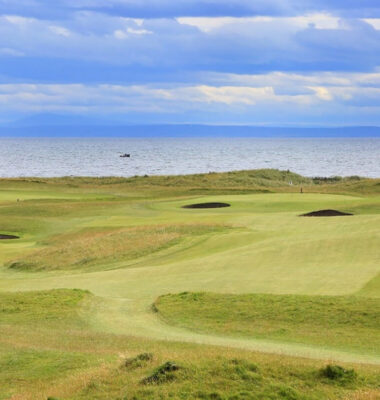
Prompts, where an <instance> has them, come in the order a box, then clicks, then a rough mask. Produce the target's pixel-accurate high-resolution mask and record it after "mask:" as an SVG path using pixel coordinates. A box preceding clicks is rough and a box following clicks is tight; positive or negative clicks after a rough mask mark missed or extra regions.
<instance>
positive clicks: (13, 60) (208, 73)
mask: <svg viewBox="0 0 380 400" xmlns="http://www.w3.org/2000/svg"><path fill="white" fill-rule="evenodd" d="M40 113H54V114H65V115H73V116H78V115H79V116H85V117H89V118H93V117H96V118H99V117H100V118H104V119H110V120H113V121H120V122H128V123H209V124H252V125H269V126H271V125H272V126H273V125H277V126H336V125H379V126H380V1H379V0H361V1H358V0H257V1H255V0H229V1H227V0H206V1H200V0H176V1H173V0H55V1H52V0H45V1H43V0H0V122H7V121H11V120H17V119H20V118H24V117H28V116H33V115H34V114H37V115H38V114H40Z"/></svg>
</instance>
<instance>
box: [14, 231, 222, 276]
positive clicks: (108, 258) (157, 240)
mask: <svg viewBox="0 0 380 400" xmlns="http://www.w3.org/2000/svg"><path fill="white" fill-rule="evenodd" d="M223 229H225V227H223V226H218V225H206V224H183V225H155V226H140V227H131V228H119V229H110V228H108V229H103V230H99V229H91V230H85V231H80V232H75V233H72V234H66V235H59V236H57V237H54V238H52V239H50V240H49V241H47V242H45V243H44V244H45V245H46V247H45V248H43V249H40V250H36V251H35V252H32V253H30V254H28V256H27V257H26V258H25V259H22V258H20V259H18V260H15V261H11V262H10V263H9V268H11V269H15V270H28V271H41V270H56V269H75V268H89V267H91V266H93V267H94V266H96V265H98V264H100V263H102V264H106V263H108V264H110V265H112V263H115V262H123V261H124V262H125V261H129V260H134V259H137V258H139V257H143V256H145V255H148V254H152V253H154V252H157V251H159V250H162V249H164V248H167V247H170V246H173V245H174V244H176V243H178V241H179V240H180V239H181V238H183V237H184V236H194V235H202V234H207V233H208V234H210V233H213V232H218V231H219V232H221V231H223Z"/></svg>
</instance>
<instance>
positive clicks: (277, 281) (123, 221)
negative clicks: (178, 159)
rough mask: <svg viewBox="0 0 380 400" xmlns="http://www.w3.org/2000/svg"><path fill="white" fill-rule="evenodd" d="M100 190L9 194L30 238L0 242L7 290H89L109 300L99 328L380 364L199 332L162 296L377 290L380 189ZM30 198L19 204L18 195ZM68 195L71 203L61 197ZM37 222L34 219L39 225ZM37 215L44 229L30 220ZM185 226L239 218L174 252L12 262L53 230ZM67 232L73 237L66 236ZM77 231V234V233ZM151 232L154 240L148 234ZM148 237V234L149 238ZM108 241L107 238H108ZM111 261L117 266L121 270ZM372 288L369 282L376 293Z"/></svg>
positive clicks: (18, 225) (12, 224)
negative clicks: (78, 261) (378, 192)
mask: <svg viewBox="0 0 380 400" xmlns="http://www.w3.org/2000/svg"><path fill="white" fill-rule="evenodd" d="M113 190H114V189H111V188H107V193H105V191H104V190H103V191H102V190H100V189H99V193H96V189H94V188H91V193H87V192H86V191H85V190H84V189H82V192H80V190H79V189H76V191H77V193H75V194H70V193H68V194H65V193H62V192H61V191H59V192H54V191H52V192H49V191H48V190H47V189H46V188H45V189H44V191H43V192H33V193H31V192H29V191H25V193H23V192H22V190H21V189H20V188H18V190H17V192H2V193H1V194H0V202H4V207H3V208H2V210H0V214H1V218H2V219H4V220H6V223H5V224H4V227H5V228H6V231H7V232H16V233H19V234H20V236H21V239H20V241H19V242H18V243H17V242H15V241H13V242H10V241H0V251H1V253H0V254H1V256H0V263H3V267H2V268H1V270H0V290H2V291H20V290H39V289H51V288H80V289H87V290H90V291H91V292H92V293H94V294H95V295H96V296H98V297H99V300H98V301H97V303H96V304H97V306H96V307H94V309H93V317H92V325H93V327H94V328H95V329H97V330H99V331H105V332H112V333H122V334H130V335H134V336H143V337H148V338H154V339H168V340H177V341H189V342H198V343H208V344H216V345H223V346H231V347H241V348H246V349H255V350H262V351H269V352H277V353H284V354H290V355H301V356H307V357H314V358H330V359H340V360H346V361H353V362H355V361H363V362H364V361H371V362H374V363H380V354H379V356H378V357H377V356H368V355H364V354H363V355H362V354H359V353H353V352H350V351H347V352H345V351H342V350H340V351H337V350H334V349H332V348H328V347H326V348H324V347H321V346H316V345H315V346H313V345H305V344H302V343H299V344H296V343H285V342H284V343H281V342H279V341H274V340H263V339H262V340H259V339H253V338H252V339H249V338H231V337H228V336H226V337H221V336H218V335H216V334H215V335H213V334H200V333H194V332H191V331H189V330H186V329H181V328H178V327H177V328H174V327H171V326H168V325H166V324H165V323H163V322H162V321H161V320H160V319H159V318H158V316H157V315H156V314H155V313H153V312H152V310H151V304H152V303H153V302H154V300H155V299H156V298H157V297H158V296H160V295H163V294H166V293H177V292H181V291H212V292H219V293H272V294H307V295H350V294H354V293H360V294H362V295H363V296H366V295H368V296H373V297H375V296H376V293H377V290H374V289H373V287H374V284H372V286H371V283H370V282H375V280H376V279H377V280H378V278H376V277H377V276H378V274H379V272H380V258H379V251H378V249H379V243H380V213H378V212H379V205H380V197H378V196H377V197H376V196H370V197H363V196H356V195H337V194H316V193H304V194H300V193H268V194H244V195H231V194H228V195H225V196H222V195H215V196H199V195H197V196H189V194H188V193H184V194H182V195H181V197H178V195H176V196H173V195H170V193H169V192H168V193H167V194H165V196H162V195H161V197H159V198H157V199H156V200H155V199H153V198H151V197H149V196H147V197H146V198H144V197H143V196H141V197H142V198H140V199H137V198H133V197H129V196H128V194H125V195H123V194H120V190H119V189H118V190H114V193H113ZM27 196H31V197H29V199H30V200H28V201H25V202H20V203H17V204H16V205H13V206H12V205H11V206H10V205H9V201H10V200H12V199H13V200H14V199H15V198H19V197H20V198H24V199H26V198H27ZM57 199H59V201H57ZM203 202H227V203H230V204H231V207H229V208H219V209H184V208H182V206H183V205H186V204H194V203H203ZM327 208H329V209H338V210H340V211H346V212H352V213H354V214H355V215H354V216H350V217H327V218H300V217H299V215H300V214H302V213H304V212H309V211H314V210H319V209H327ZM32 221H33V222H32ZM29 223H31V224H32V225H29ZM162 224H166V225H175V224H183V225H186V224H207V225H213V224H215V225H228V226H229V227H230V228H229V229H227V230H220V231H215V232H214V231H213V232H205V233H203V234H200V235H197V236H191V235H190V236H188V237H181V238H179V239H178V241H176V242H175V243H173V245H170V246H168V247H165V248H159V249H158V250H157V249H156V250H155V251H154V252H153V253H151V254H146V255H142V256H140V257H137V258H133V259H131V260H128V261H122V260H118V259H117V256H118V255H117V254H115V257H114V260H112V265H110V264H109V261H107V263H106V262H105V261H102V260H101V259H100V260H99V262H98V263H97V265H96V268H95V269H94V270H93V271H88V270H82V269H81V266H80V265H78V266H77V267H76V268H70V269H69V270H65V271H51V272H28V271H22V270H21V271H14V270H11V269H9V268H7V263H9V262H11V261H13V260H18V259H20V258H21V259H22V258H23V257H24V258H25V257H26V258H28V257H29V254H33V252H35V251H39V250H40V249H44V248H46V247H49V246H51V243H50V242H49V241H51V239H52V238H55V239H54V240H56V238H57V237H58V238H59V237H60V236H59V235H64V236H62V237H64V238H66V239H62V240H68V241H69V240H70V235H67V234H69V233H73V234H75V233H77V232H81V231H82V230H86V229H93V230H96V229H99V230H101V229H103V230H104V229H105V228H107V229H108V228H121V227H122V228H125V227H136V226H154V225H162ZM65 235H66V236H65ZM67 236H68V238H67ZM145 239H146V238H145ZM141 241H144V237H142V238H141ZM98 245H99V244H98ZM110 268H111V269H110ZM366 288H369V289H366Z"/></svg>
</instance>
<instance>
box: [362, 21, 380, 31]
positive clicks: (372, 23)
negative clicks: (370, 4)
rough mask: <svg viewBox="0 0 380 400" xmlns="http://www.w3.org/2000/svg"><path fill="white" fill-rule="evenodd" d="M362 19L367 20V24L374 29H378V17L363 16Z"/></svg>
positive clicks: (379, 23) (379, 28)
mask: <svg viewBox="0 0 380 400" xmlns="http://www.w3.org/2000/svg"><path fill="white" fill-rule="evenodd" d="M363 21H365V22H367V24H370V25H371V26H372V27H374V28H375V29H377V30H380V18H365V19H363Z"/></svg>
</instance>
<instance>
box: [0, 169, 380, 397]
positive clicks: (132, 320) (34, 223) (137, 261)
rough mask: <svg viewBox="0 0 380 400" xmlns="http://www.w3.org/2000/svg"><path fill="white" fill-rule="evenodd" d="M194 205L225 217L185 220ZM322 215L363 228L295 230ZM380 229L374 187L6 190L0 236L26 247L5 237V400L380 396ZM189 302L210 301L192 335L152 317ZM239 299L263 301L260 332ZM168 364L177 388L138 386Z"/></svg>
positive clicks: (265, 178) (346, 183)
mask: <svg viewBox="0 0 380 400" xmlns="http://www.w3.org/2000/svg"><path fill="white" fill-rule="evenodd" d="M290 182H291V183H292V184H290ZM301 187H302V188H303V192H304V193H303V194H301V193H300V188H301ZM17 200H19V201H17ZM201 202H228V203H230V204H231V207H229V208H225V209H203V210H191V209H184V208H182V206H183V205H186V204H192V203H201ZM323 208H332V209H338V210H341V211H346V212H351V213H353V214H355V215H354V216H353V217H347V218H346V217H337V218H300V217H299V215H300V214H302V213H305V212H309V211H314V210H319V209H323ZM379 227H380V180H379V179H365V178H355V177H352V178H345V179H339V178H334V179H310V178H305V177H302V176H299V175H297V174H293V173H291V172H288V171H276V170H258V171H239V172H231V173H210V174H198V175H189V176H172V177H167V176H157V177H133V178H86V177H83V178H70V177H67V178H52V179H45V178H23V179H0V233H7V234H15V235H18V236H20V239H19V240H14V241H10V240H2V241H1V240H0V310H2V311H1V312H0V360H1V368H0V399H8V398H12V400H19V399H24V400H29V399H30V400H32V399H33V400H35V399H41V400H46V399H47V397H48V396H53V397H56V398H58V399H60V400H63V399H73V400H74V399H77V400H79V399H88V398H91V399H107V400H108V399H112V400H113V399H115V400H116V399H124V398H125V397H126V398H128V399H132V398H134V397H135V398H136V399H141V398H143V399H144V398H146V399H156V398H157V399H158V398H173V399H177V398H178V399H179V398H180V399H193V398H200V399H201V398H206V399H207V398H210V399H211V398H214V399H218V398H221V399H233V398H234V397H233V396H235V398H241V399H244V398H248V399H249V398H254V399H255V398H273V399H281V398H284V399H291V398H294V399H326V398H328V399H345V400H346V399H347V400H361V399H368V398H369V399H375V398H376V396H378V394H379V391H380V388H379V385H378V382H379V381H380V379H379V365H380V356H379V354H378V347H379V346H378V336H379V335H378V326H377V325H376V323H377V322H376V321H378V317H377V316H376V314H375V313H376V310H377V309H376V307H378V299H379V297H380V294H379V293H380V286H379V282H380V281H379V279H378V278H379V273H380V267H379V266H380V262H379V261H380V260H379V251H378V249H379V243H380V228H379ZM15 263H16V264H15ZM11 266H12V268H10V267H11ZM74 288H78V289H77V290H73V289H74ZM185 291H187V292H205V293H214V294H213V295H211V294H207V295H206V294H205V296H217V299H218V300H217V301H216V298H215V301H214V302H212V303H213V304H211V305H210V302H205V304H207V307H209V306H210V307H211V308H210V309H209V310H208V308H207V307H206V306H205V307H204V309H202V310H201V312H200V311H199V310H196V309H191V312H190V309H189V314H188V315H187V317H186V318H189V320H188V322H187V323H186V324H185V323H184V321H185V319H186V318H185V319H184V320H182V321H180V320H181V318H183V316H181V312H182V311H183V310H182V309H181V310H180V309H177V311H176V312H177V313H178V314H177V315H175V313H174V312H173V313H171V314H170V318H174V317H176V318H175V321H174V320H173V321H169V319H168V320H166V319H163V318H162V317H160V315H159V314H157V313H155V312H153V311H152V308H151V305H152V303H153V302H154V301H155V300H156V299H157V297H160V296H164V295H166V294H167V293H180V292H185ZM90 293H91V294H90ZM247 293H248V294H247ZM222 294H223V295H222ZM224 294H226V295H224ZM258 294H260V295H258ZM234 298H236V299H237V298H239V299H246V298H249V299H253V298H255V299H256V300H257V299H262V301H260V302H259V303H260V310H261V311H260V312H261V314H260V318H261V319H258V320H259V321H260V324H259V325H258V324H255V323H253V322H252V320H251V317H250V316H251V314H250V313H251V312H253V311H252V308H251V307H250V306H249V304H248V303H249V301H248V300H247V302H246V303H244V301H242V303H239V302H238V303H235V305H236V304H239V307H238V308H239V312H237V313H236V312H234V313H232V310H234V302H233V301H232V299H234ZM161 299H166V297H161ZM174 299H176V300H178V299H177V298H176V297H175V296H174V297H173V299H172V300H174ZM275 299H281V301H275ZM250 301H251V300H250ZM221 304H223V307H221V309H223V310H231V315H230V316H229V317H234V318H235V320H233V321H230V322H231V323H230V324H229V325H228V324H227V325H226V324H225V323H224V318H225V317H226V315H223V312H222V313H221V315H219V317H218V318H219V320H218V321H215V319H213V316H215V314H217V313H216V312H215V307H218V306H219V305H221ZM244 304H245V305H244ZM294 304H295V306H294ZM177 305H178V304H177ZM327 305H329V306H331V307H327ZM187 306H189V305H187ZM187 306H186V307H187ZM181 307H182V306H181ZM183 307H184V308H186V307H185V305H183ZM189 307H190V306H189ZM292 307H293V308H292ZM326 307H327V308H326ZM174 308H175V307H174V305H173V310H174ZM173 310H172V311H173ZM207 310H208V311H207ZM300 310H301V311H300ZM304 310H307V311H308V312H307V315H306V316H305V315H304V312H303V311H304ZM235 311H236V310H235ZM243 311H244V312H243ZM347 315H348V316H350V318H347ZM311 316H313V318H311ZM351 317H352V318H351ZM192 318H193V319H194V318H195V322H194V321H193V319H192ZM255 318H258V316H257V315H256V317H255ZM345 318H346V319H345ZM242 319H243V320H244V321H245V322H244V321H242ZM190 320H191V321H193V322H191V323H190V322H189V321H190ZM168 322H171V323H168ZM197 324H198V326H197ZM207 324H209V325H207ZM371 324H373V325H371ZM201 325H202V326H201ZM206 325H207V326H206ZM205 327H206V328H205ZM211 327H212V329H211ZM375 346H376V347H375ZM141 353H152V354H153V359H152V360H149V361H148V362H146V363H142V364H141V365H139V366H138V367H136V368H127V369H126V368H125V367H124V368H123V365H125V360H126V359H133V358H135V357H136V356H138V354H141ZM234 360H239V361H238V362H236V361H234ZM327 360H333V361H327ZM166 362H174V363H175V364H177V365H179V366H180V368H179V369H178V371H172V372H173V376H174V377H173V379H172V378H171V375H170V378H168V377H166V374H163V375H165V378H163V381H164V382H160V384H144V383H143V382H147V381H146V380H144V379H146V378H148V377H149V376H152V375H153V376H154V374H155V373H157V368H159V367H160V366H162V365H165V363H166ZM328 362H330V363H332V364H339V365H342V367H343V368H344V370H351V369H352V368H353V369H354V370H355V372H356V374H357V378H355V380H354V381H350V382H343V381H341V380H336V381H335V380H330V379H329V378H326V376H324V375H323V373H321V369H322V368H324V367H325V366H326V364H327V363H328ZM251 364H255V365H256V366H257V370H251V367H250V365H251ZM365 364H368V365H365ZM252 368H253V367H252ZM335 370H337V371H340V369H339V368H338V369H334V371H335ZM158 371H161V370H160V369H159V370H158ZM158 374H159V375H161V373H158ZM168 376H169V375H168ZM166 378H168V379H167V380H166ZM160 381H161V379H160ZM12 382H17V385H14V384H12ZM12 395H13V397H11V396H12Z"/></svg>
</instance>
